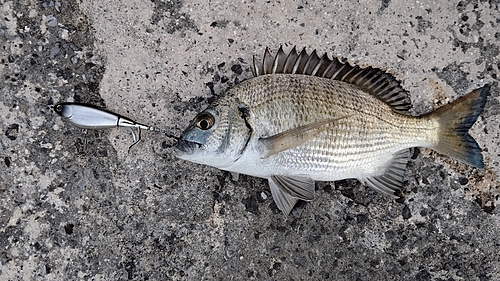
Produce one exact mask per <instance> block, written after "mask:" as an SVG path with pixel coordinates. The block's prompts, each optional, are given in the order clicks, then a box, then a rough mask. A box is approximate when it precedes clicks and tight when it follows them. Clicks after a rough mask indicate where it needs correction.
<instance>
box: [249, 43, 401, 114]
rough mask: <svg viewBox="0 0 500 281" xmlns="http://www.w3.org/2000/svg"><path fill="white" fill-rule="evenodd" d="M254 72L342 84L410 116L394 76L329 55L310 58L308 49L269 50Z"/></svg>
mask: <svg viewBox="0 0 500 281" xmlns="http://www.w3.org/2000/svg"><path fill="white" fill-rule="evenodd" d="M252 72H253V75H254V77H256V76H260V75H267V74H279V73H285V74H304V75H311V76H318V77H324V78H328V79H334V80H339V81H343V82H346V83H349V84H353V85H356V86H358V87H360V88H361V89H363V90H364V91H366V92H368V93H370V94H372V95H373V96H375V97H377V98H378V99H380V100H381V101H383V102H385V103H387V104H389V105H390V106H391V107H392V108H393V109H394V111H396V112H400V113H404V114H407V112H408V110H409V109H410V108H411V100H410V97H409V95H408V92H407V91H406V90H404V89H403V88H402V87H401V83H400V82H399V81H398V80H396V78H394V76H392V75H391V74H389V73H387V72H385V71H383V70H380V69H378V68H373V67H371V66H368V67H365V68H361V67H359V66H357V65H356V66H352V65H350V64H349V63H348V62H342V60H340V59H339V58H337V57H335V58H333V59H329V58H328V55H327V54H326V53H325V54H324V55H323V56H322V57H321V58H320V57H319V56H318V55H317V53H316V50H314V51H313V52H312V53H311V54H310V55H309V54H308V53H307V52H306V49H305V48H304V49H302V51H301V52H300V53H298V52H297V49H296V48H295V47H293V49H292V50H291V51H290V53H288V55H287V54H286V53H285V52H284V51H283V47H280V48H279V50H278V53H277V54H276V55H275V56H273V55H272V54H271V53H270V52H269V49H268V48H266V51H265V53H264V58H263V60H262V63H259V62H257V60H256V59H255V56H254V57H253V66H252Z"/></svg>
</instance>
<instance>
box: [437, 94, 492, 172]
mask: <svg viewBox="0 0 500 281" xmlns="http://www.w3.org/2000/svg"><path fill="white" fill-rule="evenodd" d="M489 90H490V87H489V86H488V85H486V86H484V87H482V88H479V89H477V90H474V91H472V92H470V93H469V94H467V95H465V96H463V97H461V98H459V99H457V100H455V101H453V102H452V103H450V104H447V105H445V106H443V107H441V108H439V109H438V110H436V111H434V112H432V113H430V117H431V118H436V119H437V120H438V122H439V135H438V142H437V144H435V145H434V146H433V147H432V148H433V149H434V150H436V151H438V152H440V153H442V154H445V155H447V156H449V157H452V158H455V159H456V160H458V161H460V162H463V163H465V164H468V165H471V166H473V167H477V168H483V167H484V163H483V155H482V154H481V148H479V145H478V144H477V142H476V141H475V140H474V139H473V138H472V137H471V136H470V135H469V132H468V131H469V129H470V128H471V127H472V125H473V124H474V122H476V120H477V118H478V116H479V115H480V114H481V112H483V109H484V105H485V103H486V97H487V96H488V93H489Z"/></svg>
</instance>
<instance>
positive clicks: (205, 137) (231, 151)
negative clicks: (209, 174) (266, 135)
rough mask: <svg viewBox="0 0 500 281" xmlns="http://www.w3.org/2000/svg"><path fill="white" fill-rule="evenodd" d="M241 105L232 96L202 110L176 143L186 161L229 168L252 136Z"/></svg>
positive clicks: (181, 157)
mask: <svg viewBox="0 0 500 281" xmlns="http://www.w3.org/2000/svg"><path fill="white" fill-rule="evenodd" d="M241 108H242V107H241V106H239V105H238V103H237V102H236V101H234V100H231V99H223V100H222V101H217V102H214V103H213V104H211V105H210V106H209V107H208V108H207V109H205V110H204V111H202V112H201V113H199V114H198V115H197V116H196V117H195V118H194V119H193V120H192V121H191V123H190V124H189V126H188V127H187V129H186V130H184V132H183V133H182V135H181V137H180V139H179V140H178V142H177V143H176V144H175V146H174V147H175V148H176V152H175V155H176V156H177V157H178V158H180V159H183V160H187V161H191V162H195V163H199V164H204V165H209V166H213V167H217V168H220V169H224V168H227V167H228V166H230V165H231V164H232V163H234V162H235V161H236V160H237V159H238V158H239V157H240V156H241V154H242V153H243V150H244V149H245V147H246V144H247V143H248V140H249V138H250V136H251V129H250V128H249V126H248V125H247V123H246V122H245V114H243V113H242V109H241Z"/></svg>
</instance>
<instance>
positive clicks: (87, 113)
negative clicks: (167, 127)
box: [54, 102, 160, 151]
mask: <svg viewBox="0 0 500 281" xmlns="http://www.w3.org/2000/svg"><path fill="white" fill-rule="evenodd" d="M54 111H55V112H56V113H57V114H58V115H59V116H61V117H62V119H63V120H64V121H66V122H68V123H70V124H72V125H73V126H76V127H78V128H81V129H84V130H87V129H91V130H104V129H111V128H116V127H128V128H131V129H133V128H136V129H137V136H136V134H135V133H134V131H132V136H133V140H134V142H133V143H132V144H131V145H130V146H129V148H128V150H129V151H130V149H131V148H132V146H134V145H135V144H137V143H138V142H139V141H140V140H141V130H149V131H158V132H159V131H160V130H159V129H158V128H155V127H151V126H148V125H144V124H140V123H137V122H135V121H133V120H132V119H130V118H127V117H124V116H121V115H119V114H116V113H114V112H111V111H108V110H106V109H103V108H98V107H96V106H93V105H91V104H84V103H74V102H61V103H57V104H56V105H55V106H54Z"/></svg>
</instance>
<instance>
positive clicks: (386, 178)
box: [362, 149, 410, 198]
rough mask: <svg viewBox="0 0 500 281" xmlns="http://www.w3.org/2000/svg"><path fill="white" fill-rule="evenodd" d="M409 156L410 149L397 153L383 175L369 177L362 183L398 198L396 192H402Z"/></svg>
mask: <svg viewBox="0 0 500 281" xmlns="http://www.w3.org/2000/svg"><path fill="white" fill-rule="evenodd" d="M409 156H410V150H409V149H403V150H401V151H399V152H397V153H396V154H394V156H393V157H392V159H391V163H390V165H389V167H387V169H386V170H385V173H384V174H383V175H380V176H374V177H368V178H366V179H365V180H364V181H362V182H364V184H365V185H367V186H368V187H370V188H372V189H374V190H376V191H378V192H380V193H382V194H384V195H386V196H389V197H392V198H398V196H396V195H395V192H397V191H399V190H401V188H402V187H403V180H404V176H405V170H406V164H407V163H408V158H409Z"/></svg>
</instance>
